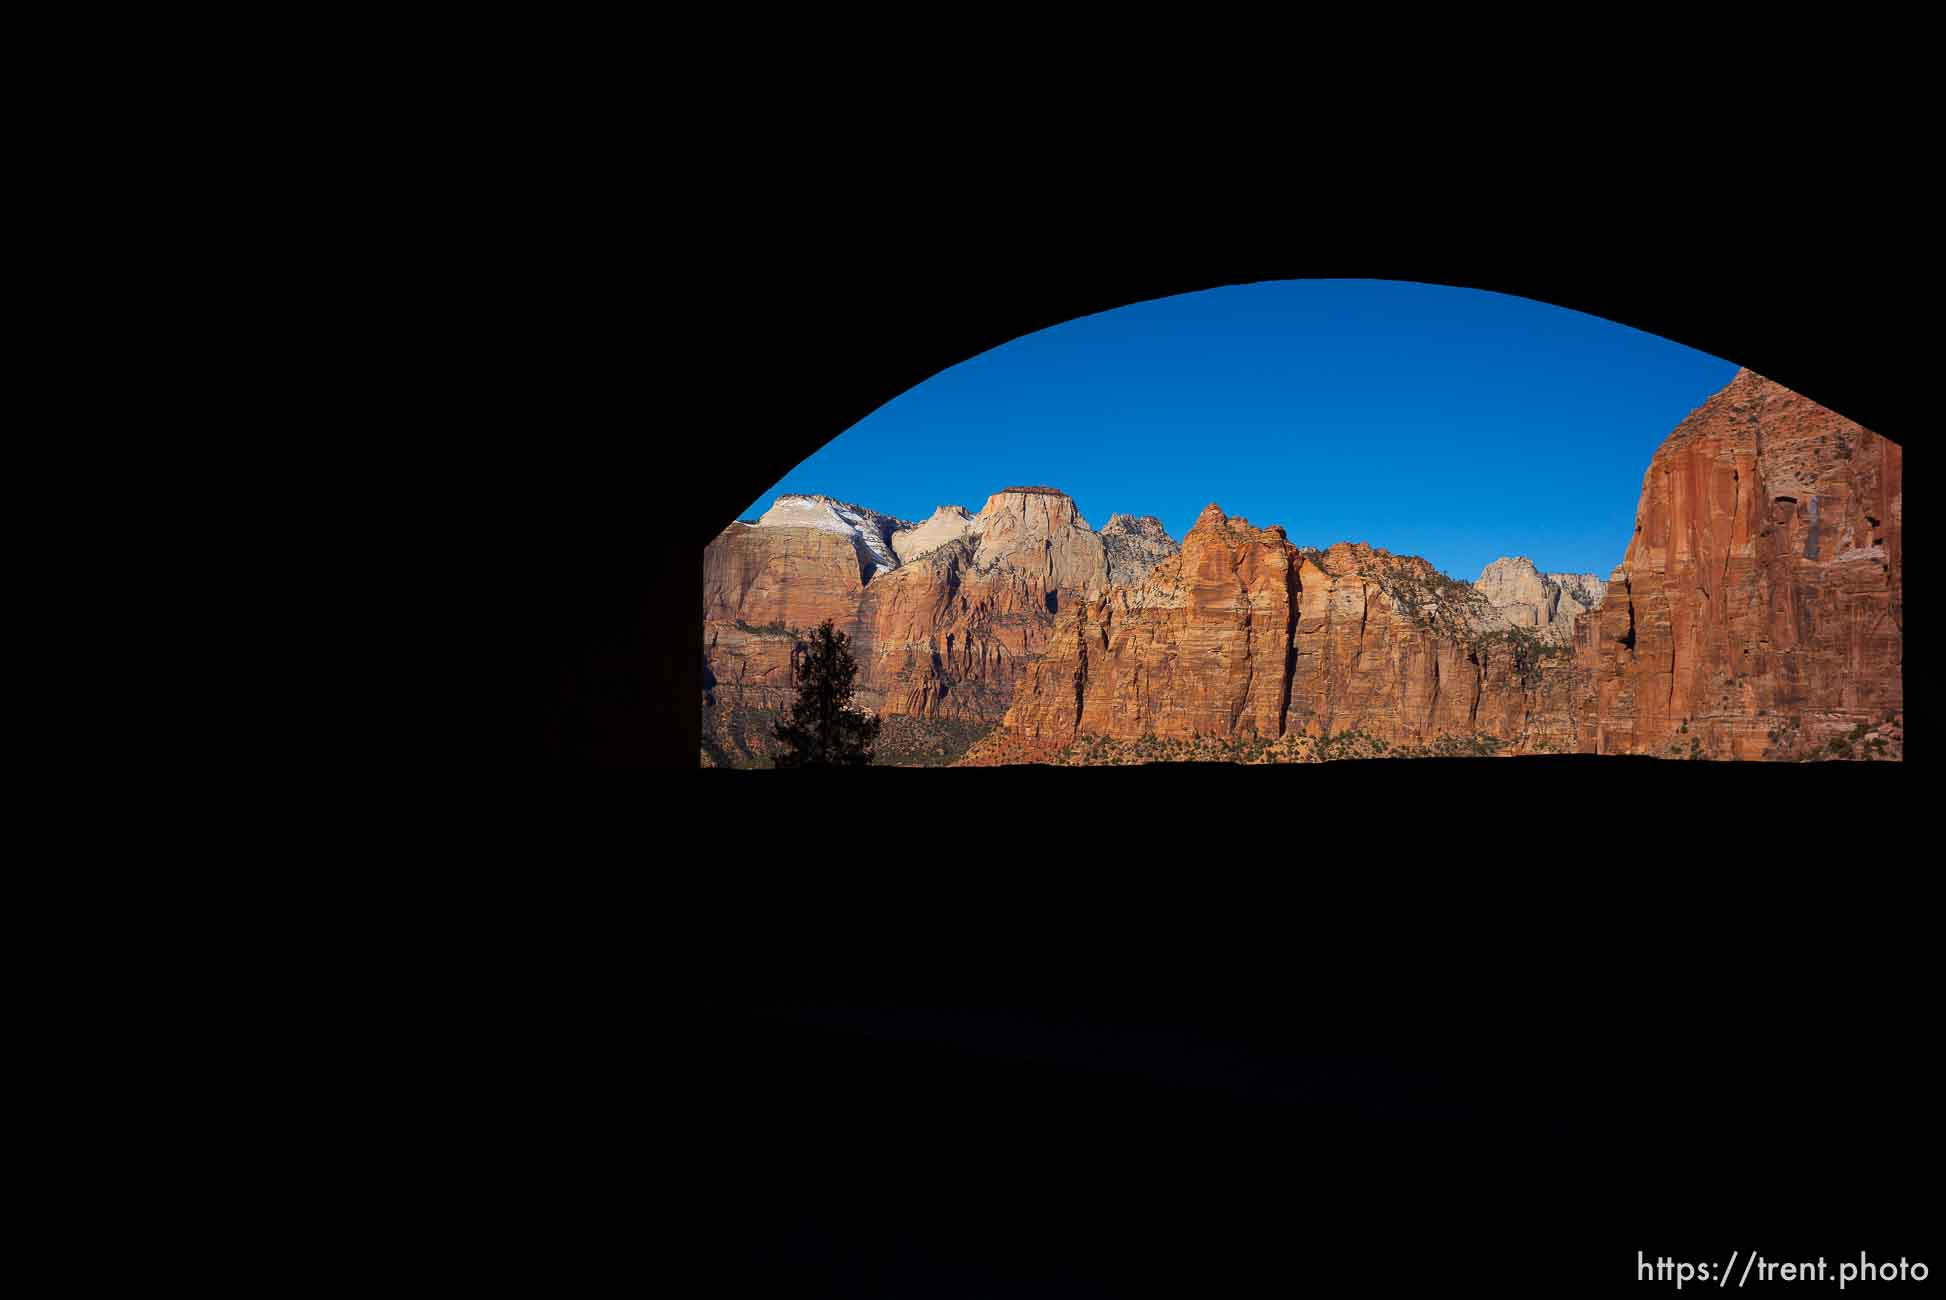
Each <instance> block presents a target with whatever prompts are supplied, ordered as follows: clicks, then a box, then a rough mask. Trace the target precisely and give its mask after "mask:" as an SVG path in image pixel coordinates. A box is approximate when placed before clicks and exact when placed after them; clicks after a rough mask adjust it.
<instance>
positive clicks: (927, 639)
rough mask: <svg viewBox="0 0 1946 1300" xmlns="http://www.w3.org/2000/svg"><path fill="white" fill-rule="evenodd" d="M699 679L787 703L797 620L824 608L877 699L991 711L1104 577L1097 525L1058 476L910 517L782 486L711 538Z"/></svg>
mask: <svg viewBox="0 0 1946 1300" xmlns="http://www.w3.org/2000/svg"><path fill="white" fill-rule="evenodd" d="M703 572H704V577H703V586H704V592H703V599H704V609H703V620H704V622H703V627H704V662H705V679H704V680H705V687H706V692H707V693H708V694H709V695H710V698H711V699H712V700H714V699H715V698H716V697H717V696H719V695H721V696H722V697H723V699H724V700H725V702H727V703H735V704H737V705H742V706H747V707H751V708H787V707H788V706H789V703H790V701H791V698H792V696H793V691H792V689H791V685H790V650H791V636H790V629H793V628H810V627H815V626H816V625H817V624H818V623H820V622H822V621H823V620H824V619H827V618H829V619H831V620H832V621H833V622H834V623H835V625H836V626H837V629H838V630H839V631H841V632H843V633H845V634H846V635H847V636H848V637H850V638H851V643H852V644H851V649H852V655H853V657H854V658H855V659H856V660H857V661H858V664H859V675H858V680H857V683H856V696H855V701H856V703H857V704H858V706H859V707H861V708H865V709H869V710H872V711H874V712H878V713H883V714H915V715H920V716H926V717H934V718H951V719H965V720H971V721H985V722H997V721H998V720H999V719H1000V717H1001V716H1002V715H1003V714H1004V713H1005V712H1006V709H1007V705H1008V703H1009V702H1010V701H1011V699H1012V696H1013V688H1014V682H1015V679H1016V678H1017V677H1018V676H1019V674H1020V672H1021V671H1022V669H1023V668H1024V665H1025V664H1026V662H1027V661H1028V660H1029V659H1030V658H1032V657H1033V656H1034V655H1036V654H1038V653H1039V651H1040V649H1041V647H1042V646H1043V645H1044V644H1045V642H1046V639H1047V636H1048V634H1049V632H1050V631H1051V630H1052V628H1053V625H1054V619H1055V615H1056V613H1057V611H1058V610H1059V609H1060V608H1061V607H1062V606H1063V605H1064V604H1071V603H1075V602H1078V601H1081V600H1084V599H1085V598H1086V597H1087V596H1089V595H1090V594H1092V593H1095V592H1098V591H1100V590H1102V589H1104V588H1105V587H1106V585H1107V563H1106V556H1105V551H1104V548H1103V545H1102V542H1101V539H1100V538H1099V537H1098V536H1096V534H1095V533H1094V531H1093V530H1092V529H1090V528H1089V527H1088V523H1087V521H1086V520H1085V519H1083V518H1082V517H1081V514H1080V512H1079V511H1078V510H1076V508H1075V505H1074V502H1073V501H1072V500H1071V499H1070V498H1069V497H1068V496H1067V495H1066V494H1065V493H1061V492H1058V491H1056V490H1054V489H1052V488H1011V489H1007V490H1004V491H1002V492H998V493H995V494H994V495H993V496H992V497H991V498H989V499H988V501H987V503H986V505H985V507H984V508H983V509H982V510H981V511H980V512H979V514H977V515H969V514H968V513H967V512H966V511H965V510H964V509H962V508H960V507H958V506H942V507H940V509H938V510H936V511H935V512H934V513H933V516H932V517H931V518H930V519H928V520H926V521H925V522H924V523H922V524H917V525H913V524H909V523H905V522H903V521H900V520H896V519H893V518H892V517H890V516H887V515H882V514H879V513H877V512H875V511H870V510H866V509H864V508H863V507H860V506H854V505H849V504H847V503H844V502H838V501H834V500H832V499H831V498H829V497H802V496H800V497H783V498H779V500H778V502H777V504H775V505H773V506H772V508H771V509H770V510H769V511H767V512H766V513H765V514H764V516H763V518H762V519H761V520H760V521H759V522H758V524H757V525H755V526H751V525H746V524H733V525H731V526H730V528H729V529H727V530H725V531H724V533H723V534H722V535H721V536H719V537H718V538H717V539H716V541H714V542H712V543H711V544H710V546H709V547H708V548H706V550H705V553H704V571H703Z"/></svg>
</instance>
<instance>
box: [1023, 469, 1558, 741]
mask: <svg viewBox="0 0 1946 1300" xmlns="http://www.w3.org/2000/svg"><path fill="white" fill-rule="evenodd" d="M1542 653H1543V650H1542V647H1540V646H1539V644H1538V642H1537V641H1536V642H1529V643H1527V644H1525V645H1524V646H1518V647H1517V645H1516V642H1515V641H1514V640H1513V639H1511V634H1510V633H1508V632H1507V630H1506V623H1505V620H1503V619H1500V618H1499V617H1498V616H1497V615H1495V614H1494V613H1493V611H1492V610H1491V609H1490V608H1489V607H1488V606H1486V604H1485V601H1484V600H1483V599H1482V598H1480V597H1479V596H1478V594H1477V593H1476V592H1474V591H1473V589H1472V588H1471V587H1469V586H1467V585H1466V584H1464V583H1460V582H1456V581H1453V580H1451V579H1447V578H1445V577H1443V575H1440V574H1438V573H1437V572H1436V571H1435V570H1434V569H1433V568H1432V566H1431V565H1429V564H1427V563H1426V562H1425V561H1424V560H1421V559H1418V558H1416V557H1411V556H1393V555H1389V554H1387V553H1386V552H1385V551H1382V550H1374V549H1373V548H1372V547H1369V546H1366V545H1364V544H1362V543H1340V544H1339V545H1337V546H1334V547H1332V548H1330V549H1329V550H1327V551H1322V552H1319V551H1303V550H1299V549H1298V548H1297V547H1295V546H1293V545H1292V544H1291V543H1290V542H1289V541H1288V540H1287V539H1286V537H1285V534H1284V530H1283V529H1282V528H1281V527H1276V526H1273V527H1270V528H1262V529H1259V528H1253V527H1251V526H1250V524H1249V522H1248V521H1247V520H1243V519H1230V518H1228V517H1226V516H1225V515H1224V514H1223V512H1222V510H1221V509H1219V508H1218V507H1217V506H1215V505H1213V504H1212V505H1211V506H1210V507H1208V508H1207V509H1206V510H1204V512H1203V514H1202V517H1201V518H1199V519H1198V520H1197V521H1196V526H1195V527H1194V528H1193V529H1191V530H1190V533H1189V535H1188V536H1187V537H1186V538H1184V539H1183V544H1182V550H1181V552H1180V553H1179V554H1177V555H1176V556H1174V557H1173V558H1171V559H1169V560H1165V561H1164V562H1163V563H1161V564H1159V565H1157V566H1156V568H1155V569H1153V570H1152V571H1151V572H1150V573H1149V574H1148V575H1147V577H1145V578H1144V579H1143V580H1141V581H1140V582H1137V583H1134V584H1130V585H1127V586H1118V587H1113V588H1110V589H1109V590H1108V591H1107V592H1105V593H1103V594H1102V595H1101V596H1099V597H1097V598H1095V599H1093V600H1091V601H1089V602H1087V603H1086V604H1085V605H1082V606H1080V607H1077V608H1075V609H1073V610H1071V611H1069V612H1067V613H1065V614H1063V615H1062V616H1061V617H1060V618H1059V619H1058V620H1057V622H1056V624H1055V627H1054V629H1053V632H1052V634H1051V636H1050V638H1049V642H1048V647H1047V649H1046V650H1045V651H1044V652H1043V654H1042V656H1041V658H1040V659H1039V661H1037V662H1036V663H1034V664H1032V665H1030V666H1029V667H1028V669H1027V672H1026V674H1025V676H1024V677H1023V678H1022V680H1021V684H1020V686H1019V688H1018V689H1017V690H1016V692H1015V698H1014V705H1013V708H1012V709H1011V710H1010V711H1009V712H1008V714H1007V718H1006V725H1007V727H1008V729H1009V730H1010V731H1012V732H1015V733H1017V734H1018V736H1019V738H1020V739H1021V740H1023V741H1024V742H1026V743H1027V744H1029V745H1033V746H1040V747H1042V748H1044V749H1045V748H1052V747H1058V746H1061V745H1064V744H1066V743H1067V742H1069V741H1071V740H1073V739H1075V738H1076V737H1077V736H1083V735H1102V736H1110V737H1116V738H1121V739H1134V738H1137V737H1142V736H1155V737H1157V738H1160V739H1171V738H1188V737H1196V736H1205V737H1209V736H1214V737H1252V738H1256V739H1262V740H1269V739H1275V738H1277V737H1281V736H1284V735H1286V734H1296V733H1302V734H1306V735H1311V736H1321V735H1324V734H1327V733H1340V732H1345V731H1351V730H1357V731H1362V732H1364V733H1366V734H1367V735H1370V736H1374V737H1377V738H1379V739H1382V740H1384V741H1386V742H1388V743H1390V744H1394V745H1402V746H1413V745H1422V744H1426V743H1428V742H1431V741H1433V740H1435V739H1436V738H1438V737H1440V736H1459V735H1464V736H1469V737H1470V736H1473V735H1476V734H1485V735H1489V736H1495V737H1500V738H1503V739H1505V740H1506V741H1508V742H1509V744H1510V746H1512V747H1515V748H1533V747H1539V746H1543V745H1545V746H1550V747H1559V748H1566V747H1568V744H1569V742H1571V741H1572V739H1573V724H1572V721H1571V720H1570V718H1569V713H1568V705H1569V698H1570V695H1571V684H1570V681H1569V679H1568V677H1567V672H1566V664H1565V663H1554V664H1543V663H1542V662H1541V659H1540V655H1541V654H1542Z"/></svg>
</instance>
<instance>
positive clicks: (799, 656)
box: [774, 619, 879, 767]
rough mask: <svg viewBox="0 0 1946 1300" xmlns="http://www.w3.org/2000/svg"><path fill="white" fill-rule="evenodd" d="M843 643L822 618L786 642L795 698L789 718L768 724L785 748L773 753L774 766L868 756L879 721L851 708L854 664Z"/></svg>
mask: <svg viewBox="0 0 1946 1300" xmlns="http://www.w3.org/2000/svg"><path fill="white" fill-rule="evenodd" d="M849 642H850V638H849V637H847V636H846V635H845V634H844V633H843V632H839V631H836V630H835V629H834V628H833V627H832V624H831V620H830V619H826V620H825V621H824V622H823V624H822V625H820V626H819V627H818V629H817V631H815V632H813V633H811V635H810V637H809V638H808V639H804V638H799V639H798V641H797V642H796V644H795V645H793V646H792V647H791V680H792V681H793V682H795V683H796V685H797V702H796V703H795V704H793V705H792V706H791V716H790V719H789V721H787V722H781V723H779V724H777V726H776V727H775V728H774V733H775V735H776V737H777V739H778V740H780V741H782V742H783V743H784V745H785V746H786V747H787V748H786V749H785V750H784V751H783V752H782V753H779V754H778V755H777V756H776V759H775V762H776V764H777V766H778V767H863V766H865V765H866V764H867V763H870V762H871V761H872V745H873V744H874V743H875V742H876V741H877V740H878V727H879V720H878V719H877V718H874V717H872V716H871V715H869V714H866V713H861V712H859V711H857V710H855V709H853V708H852V707H851V694H852V682H853V680H854V679H855V678H856V677H857V676H858V665H857V663H856V662H854V661H853V659H852V657H851V651H850V650H849V649H848V648H847V647H848V645H849Z"/></svg>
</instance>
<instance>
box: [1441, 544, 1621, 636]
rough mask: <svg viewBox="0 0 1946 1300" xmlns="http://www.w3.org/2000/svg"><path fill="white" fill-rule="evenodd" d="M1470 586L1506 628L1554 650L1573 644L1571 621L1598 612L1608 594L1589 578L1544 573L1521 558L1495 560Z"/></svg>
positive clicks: (1599, 581) (1602, 585)
mask: <svg viewBox="0 0 1946 1300" xmlns="http://www.w3.org/2000/svg"><path fill="white" fill-rule="evenodd" d="M1473 585H1474V586H1475V587H1477V588H1478V589H1479V591H1480V594H1481V595H1482V596H1484V597H1486V600H1487V603H1488V604H1489V605H1492V606H1493V607H1494V609H1495V610H1497V611H1498V612H1499V614H1500V616H1501V617H1502V618H1504V619H1506V620H1507V622H1508V623H1509V624H1511V625H1512V626H1514V627H1530V628H1533V629H1534V630H1535V632H1536V633H1538V634H1539V636H1540V637H1541V639H1542V640H1544V641H1548V642H1550V643H1553V644H1556V645H1565V644H1566V643H1567V642H1569V641H1571V640H1572V639H1573V637H1574V621H1575V619H1576V618H1578V617H1580V616H1581V615H1583V614H1586V613H1588V612H1589V611H1590V610H1593V609H1596V608H1598V607H1599V606H1600V605H1601V601H1602V596H1603V594H1604V593H1605V592H1606V591H1607V589H1608V584H1607V583H1606V582H1604V581H1603V580H1602V579H1600V578H1598V577H1596V576H1595V575H1594V574H1592V573H1542V572H1541V571H1540V570H1539V569H1537V568H1535V567H1534V562H1533V561H1532V560H1530V559H1528V558H1527V557H1526V556H1524V555H1515V556H1511V557H1503V558H1501V559H1498V560H1495V561H1494V562H1493V563H1491V564H1489V565H1487V567H1486V568H1485V569H1483V570H1481V571H1480V578H1479V581H1477V582H1475V583H1474V584H1473Z"/></svg>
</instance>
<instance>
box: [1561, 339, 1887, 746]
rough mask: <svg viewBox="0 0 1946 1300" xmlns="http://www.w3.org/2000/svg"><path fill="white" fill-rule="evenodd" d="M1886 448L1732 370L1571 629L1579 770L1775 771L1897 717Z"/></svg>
mask: <svg viewBox="0 0 1946 1300" xmlns="http://www.w3.org/2000/svg"><path fill="white" fill-rule="evenodd" d="M1902 505H1903V489H1902V457H1901V455H1900V449H1899V447H1898V446H1897V445H1896V444H1894V443H1891V442H1888V441H1886V440H1885V439H1883V438H1881V437H1879V436H1878V435H1876V434H1874V433H1872V432H1870V431H1869V430H1866V429H1863V428H1861V427H1860V426H1858V425H1856V424H1854V423H1852V422H1851V421H1849V420H1846V419H1845V418H1844V417H1842V416H1840V415H1838V414H1837V413H1836V412H1834V411H1830V410H1827V409H1825V408H1824V407H1821V406H1818V405H1817V404H1816V403H1814V402H1811V401H1810V400H1808V399H1806V398H1804V397H1802V396H1800V395H1799V394H1797V393H1794V392H1792V391H1791V390H1789V389H1787V388H1785V387H1783V386H1782V385H1780V384H1776V383H1773V382H1771V381H1770V380H1768V379H1765V378H1763V377H1762V376H1759V375H1756V374H1752V373H1751V372H1750V371H1748V370H1744V371H1741V372H1739V373H1738V374H1737V376H1736V378H1735V379H1734V380H1732V381H1731V382H1730V384H1729V386H1728V387H1726V388H1724V389H1723V391H1721V392H1719V393H1717V394H1716V395H1715V396H1713V397H1711V398H1710V399H1709V401H1707V402H1705V403H1704V404H1703V405H1702V406H1701V407H1699V408H1698V409H1697V410H1696V411H1694V412H1693V413H1691V415H1690V416H1689V418H1688V419H1686V420H1684V421H1683V422H1682V424H1680V425H1678V426H1677V427H1676V430H1675V431H1674V432H1673V433H1671V434H1670V435H1669V437H1668V439H1667V440H1666V441H1665V442H1664V443H1663V444H1662V446H1661V448H1660V449H1658V450H1657V452H1656V454H1655V456H1654V458H1653V460H1652V461H1651V462H1650V465H1649V469H1648V472H1647V473H1646V474H1645V475H1644V476H1643V480H1642V497H1641V503H1640V505H1639V506H1638V507H1637V509H1636V516H1635V532H1634V535H1633V537H1632V538H1631V540H1630V542H1629V544H1628V550H1627V553H1626V554H1625V555H1624V557H1623V559H1622V563H1621V565H1620V567H1618V568H1617V569H1616V570H1615V572H1614V575H1613V577H1612V579H1611V580H1610V584H1609V588H1608V596H1607V599H1606V600H1605V601H1604V602H1603V605H1602V607H1601V609H1600V611H1599V613H1598V614H1596V615H1595V616H1593V617H1589V618H1583V619H1581V620H1579V622H1578V624H1577V627H1576V633H1575V638H1574V653H1575V663H1576V667H1577V669H1578V670H1579V671H1580V672H1581V673H1583V674H1584V676H1585V680H1584V682H1583V684H1582V686H1581V689H1580V690H1579V692H1578V695H1577V699H1576V702H1575V711H1576V714H1577V716H1578V718H1580V719H1581V720H1582V722H1583V725H1582V727H1581V748H1582V749H1584V750H1586V751H1588V752H1593V753H1604V754H1616V753H1668V752H1671V751H1674V750H1681V751H1683V752H1691V751H1694V752H1696V753H1697V754H1698V756H1700V757H1710V758H1765V757H1773V758H1779V757H1786V756H1788V754H1787V753H1786V752H1785V751H1784V749H1783V748H1780V741H1779V737H1780V736H1781V735H1784V734H1790V735H1793V736H1796V737H1798V738H1799V739H1800V740H1801V741H1808V742H1809V744H1810V745H1811V746H1812V747H1814V748H1815V747H1816V745H1817V744H1818V743H1820V742H1821V741H1823V740H1825V739H1828V738H1835V737H1838V736H1840V735H1842V734H1845V733H1847V732H1849V731H1851V730H1853V729H1855V728H1857V727H1859V726H1862V725H1865V724H1870V723H1877V722H1879V721H1880V720H1881V719H1883V718H1884V717H1886V716H1887V715H1888V714H1894V713H1897V712H1899V711H1900V710H1902V709H1903V707H1904V699H1903V695H1902V681H1901V675H1900V665H1901V662H1902V660H1903V653H1904V639H1903V631H1902V628H1903V622H1904V599H1903V587H1902V581H1901V569H1900V563H1901V540H1902V539H1901V531H1902V529H1901V525H1902Z"/></svg>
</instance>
